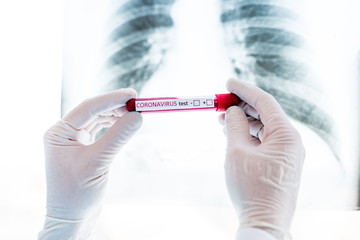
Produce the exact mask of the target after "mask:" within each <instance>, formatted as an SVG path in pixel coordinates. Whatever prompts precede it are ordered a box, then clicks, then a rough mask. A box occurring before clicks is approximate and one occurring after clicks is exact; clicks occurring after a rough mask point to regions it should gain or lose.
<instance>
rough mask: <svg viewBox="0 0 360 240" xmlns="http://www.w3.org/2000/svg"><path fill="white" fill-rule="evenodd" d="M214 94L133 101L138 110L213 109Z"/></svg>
mask: <svg viewBox="0 0 360 240" xmlns="http://www.w3.org/2000/svg"><path fill="white" fill-rule="evenodd" d="M214 99H215V95H214V96H206V97H204V96H202V97H192V98H168V99H146V100H138V101H135V109H136V111H138V112H147V111H171V110H188V109H189V110H190V109H204V110H206V109H209V110H210V109H214V108H216V107H215V103H214Z"/></svg>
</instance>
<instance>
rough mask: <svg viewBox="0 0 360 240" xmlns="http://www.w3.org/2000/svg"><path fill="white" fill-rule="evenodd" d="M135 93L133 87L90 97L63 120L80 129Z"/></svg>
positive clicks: (115, 107) (134, 95)
mask: <svg viewBox="0 0 360 240" xmlns="http://www.w3.org/2000/svg"><path fill="white" fill-rule="evenodd" d="M136 95H137V93H136V91H135V90H133V89H119V90H116V91H113V92H110V93H108V94H104V95H101V96H97V97H94V98H90V99H88V100H86V101H84V102H83V103H81V104H80V105H78V106H77V107H76V108H74V109H73V110H72V111H71V112H70V113H68V114H67V115H66V116H65V117H64V121H65V122H66V123H67V124H69V125H70V126H72V127H73V128H74V129H81V128H83V127H84V126H87V125H88V124H89V123H90V122H91V121H93V120H94V119H95V118H96V117H97V116H98V115H99V114H101V113H104V112H108V111H112V110H114V109H117V108H120V107H122V106H124V105H125V104H126V102H127V101H128V100H130V99H131V98H135V97H136Z"/></svg>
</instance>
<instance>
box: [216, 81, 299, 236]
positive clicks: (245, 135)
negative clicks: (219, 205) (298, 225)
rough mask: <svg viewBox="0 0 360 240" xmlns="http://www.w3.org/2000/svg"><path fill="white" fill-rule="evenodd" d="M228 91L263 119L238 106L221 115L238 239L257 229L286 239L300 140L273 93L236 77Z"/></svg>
mask: <svg viewBox="0 0 360 240" xmlns="http://www.w3.org/2000/svg"><path fill="white" fill-rule="evenodd" d="M227 88H228V90H229V91H230V92H232V93H234V94H236V95H237V96H239V97H240V99H242V100H243V101H244V102H246V103H247V104H248V105H249V106H247V107H246V108H251V109H255V110H256V111H257V113H258V116H259V117H258V119H261V122H260V121H259V120H257V119H254V118H252V117H247V116H246V114H245V113H244V110H243V109H242V108H241V107H238V106H234V107H230V108H228V109H227V111H226V113H225V114H223V115H221V116H220V120H221V121H222V123H223V124H224V125H225V128H224V131H225V134H226V136H227V154H226V160H225V176H226V184H227V188H228V192H229V195H230V198H231V200H232V202H233V205H234V206H235V209H236V213H237V215H238V218H239V221H240V228H239V230H238V236H240V235H242V232H243V231H244V229H245V230H247V229H248V228H255V229H262V230H265V231H267V232H268V233H270V234H271V235H272V236H274V237H275V238H276V239H286V238H290V237H291V236H290V234H289V232H288V231H289V227H290V223H291V220H292V217H293V214H294V211H295V205H296V200H297V194H298V189H299V183H300V177H301V171H302V166H303V161H304V158H305V150H304V147H303V145H302V142H301V138H300V136H299V134H298V132H297V131H296V130H295V128H294V127H293V126H292V125H291V123H290V122H289V120H288V118H287V116H286V115H285V113H284V112H283V110H282V109H281V107H280V105H279V104H278V103H277V102H276V100H275V99H274V98H273V97H272V96H271V95H269V94H268V93H266V92H264V91H263V90H261V89H260V88H257V87H256V86H253V85H251V84H248V83H245V82H241V81H238V80H234V79H230V80H229V81H228V83H227ZM243 107H244V106H243ZM252 115H254V114H252ZM259 124H263V127H262V128H259V127H258V126H259ZM254 129H257V130H256V131H257V133H255V134H254ZM259 129H260V131H259ZM250 132H252V133H251V134H250ZM252 135H253V136H252ZM254 136H257V137H254ZM238 239H242V238H241V237H238Z"/></svg>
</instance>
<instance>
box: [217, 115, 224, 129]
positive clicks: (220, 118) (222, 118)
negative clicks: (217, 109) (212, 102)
mask: <svg viewBox="0 0 360 240" xmlns="http://www.w3.org/2000/svg"><path fill="white" fill-rule="evenodd" d="M218 120H219V123H220V124H221V125H223V126H225V113H221V114H220V115H219V117H218Z"/></svg>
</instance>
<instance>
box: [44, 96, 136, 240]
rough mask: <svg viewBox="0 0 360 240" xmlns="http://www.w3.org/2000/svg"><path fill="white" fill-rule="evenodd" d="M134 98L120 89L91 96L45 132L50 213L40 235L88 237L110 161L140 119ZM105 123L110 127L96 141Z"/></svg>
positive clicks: (66, 238)
mask: <svg viewBox="0 0 360 240" xmlns="http://www.w3.org/2000/svg"><path fill="white" fill-rule="evenodd" d="M134 97H136V92H135V91H134V90H131V89H120V90H117V91H114V92H111V93H108V94H105V95H102V96H98V97H95V98H91V99H88V100H86V101H84V102H83V103H82V104H80V105H79V106H77V107H76V108H75V109H74V110H72V111H71V112H70V113H69V114H67V115H66V116H65V117H64V118H63V119H62V120H60V121H58V122H57V123H56V124H55V125H54V126H53V127H51V128H50V129H49V130H48V131H47V132H46V133H45V136H44V145H45V160H46V181H47V216H46V222H45V226H44V229H43V230H42V231H41V232H40V233H39V239H41V240H45V239H46V240H47V239H51V240H57V239H61V240H68V239H72V240H75V239H76V240H77V239H88V238H89V236H90V232H91V229H92V227H93V224H94V222H95V220H96V215H97V212H98V210H99V208H100V202H101V199H102V196H103V193H104V190H105V185H106V182H107V179H108V176H109V167H110V164H111V162H112V161H113V159H114V158H115V156H116V154H117V153H118V152H119V151H120V149H121V148H122V146H124V144H126V142H127V141H128V140H129V139H130V138H131V136H132V135H133V134H134V133H135V131H136V130H137V129H138V128H139V127H140V126H141V123H142V117H141V115H140V114H139V113H136V112H131V113H128V112H127V111H126V109H125V107H124V105H125V103H126V102H127V101H128V100H129V99H130V98H134ZM103 127H110V128H109V129H108V131H107V132H106V133H105V134H104V135H103V136H102V137H101V138H99V139H98V140H96V141H95V135H96V134H97V133H98V132H99V131H100V130H101V129H102V128H103Z"/></svg>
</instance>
